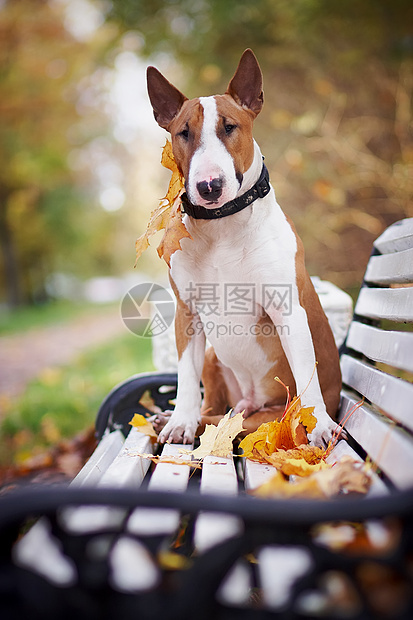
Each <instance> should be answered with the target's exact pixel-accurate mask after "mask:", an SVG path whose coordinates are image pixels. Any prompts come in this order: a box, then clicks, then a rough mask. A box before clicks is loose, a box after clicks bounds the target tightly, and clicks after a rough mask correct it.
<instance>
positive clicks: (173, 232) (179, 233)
mask: <svg viewBox="0 0 413 620" xmlns="http://www.w3.org/2000/svg"><path fill="white" fill-rule="evenodd" d="M182 193H183V190H182V191H181V192H180V193H179V194H178V196H177V198H176V199H175V202H174V203H173V205H172V207H171V209H170V211H169V217H168V221H167V224H166V226H165V233H164V235H163V237H162V239H161V242H160V244H159V245H158V248H157V251H158V256H159V258H163V259H164V261H165V262H166V264H167V265H168V267H170V266H171V256H172V254H173V253H174V252H176V250H181V249H182V248H181V239H184V238H185V237H188V238H189V239H192V237H191V235H190V234H189V232H188V231H187V229H186V228H185V224H184V223H183V221H182V214H181V195H182Z"/></svg>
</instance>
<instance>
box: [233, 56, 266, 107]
mask: <svg viewBox="0 0 413 620" xmlns="http://www.w3.org/2000/svg"><path fill="white" fill-rule="evenodd" d="M227 94H228V95H231V97H232V98H233V99H234V100H235V101H236V102H237V103H238V104H239V105H241V106H242V107H246V108H248V109H249V110H251V112H253V113H254V115H255V116H257V115H258V114H259V113H260V112H261V109H262V106H263V103H264V93H263V92H262V73H261V69H260V66H259V64H258V60H257V59H256V57H255V54H254V52H253V51H252V50H250V49H246V50H245V52H244V53H243V55H242V56H241V60H240V61H239V65H238V67H237V70H236V71H235V74H234V77H233V78H232V80H231V81H230V83H229V85H228V89H227Z"/></svg>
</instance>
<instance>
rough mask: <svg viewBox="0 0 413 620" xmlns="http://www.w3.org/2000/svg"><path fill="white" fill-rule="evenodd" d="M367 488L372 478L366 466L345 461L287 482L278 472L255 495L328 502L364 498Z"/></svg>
mask: <svg viewBox="0 0 413 620" xmlns="http://www.w3.org/2000/svg"><path fill="white" fill-rule="evenodd" d="M370 484H371V477H370V475H369V472H368V470H367V468H366V466H365V465H364V464H362V463H360V462H357V461H353V460H352V459H351V458H348V457H344V458H343V459H342V460H341V461H340V462H339V463H337V464H336V465H334V467H329V466H327V467H326V468H325V469H322V470H320V471H317V472H315V473H313V474H311V475H310V476H308V477H306V478H305V479H301V478H299V479H296V480H293V481H291V480H290V481H288V480H287V478H285V476H283V474H282V473H281V472H278V471H277V473H276V475H275V476H273V478H271V479H270V480H268V482H266V483H264V484H263V485H261V486H260V487H258V488H257V489H256V490H255V492H254V493H255V494H256V495H259V496H260V497H274V496H275V497H306V498H329V497H334V496H336V495H339V494H341V493H345V494H347V493H357V494H365V493H367V491H368V489H369V488H370Z"/></svg>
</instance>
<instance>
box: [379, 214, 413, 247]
mask: <svg viewBox="0 0 413 620" xmlns="http://www.w3.org/2000/svg"><path fill="white" fill-rule="evenodd" d="M374 247H375V248H377V249H378V250H379V252H381V253H382V254H389V253H390V252H401V251H403V250H408V249H409V248H411V247H413V218H406V219H404V220H400V221H399V222H395V223H394V224H393V225H392V226H389V227H388V228H386V230H385V231H384V232H383V233H382V234H381V235H380V237H378V238H377V239H376V241H375V242H374Z"/></svg>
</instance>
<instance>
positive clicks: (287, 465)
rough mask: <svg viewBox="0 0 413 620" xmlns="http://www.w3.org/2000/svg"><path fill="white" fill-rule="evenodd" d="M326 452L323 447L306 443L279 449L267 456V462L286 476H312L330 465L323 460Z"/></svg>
mask: <svg viewBox="0 0 413 620" xmlns="http://www.w3.org/2000/svg"><path fill="white" fill-rule="evenodd" d="M324 453H325V450H323V449H322V448H318V447H316V446H309V445H305V444H304V445H301V446H299V447H297V448H292V449H291V450H277V452H274V453H273V454H271V455H269V456H268V457H267V463H270V464H271V465H273V466H274V467H275V468H276V469H278V470H279V471H281V472H282V473H283V474H285V475H286V476H310V475H311V474H313V473H314V472H316V471H320V470H321V469H326V468H327V467H329V465H327V463H326V462H325V461H324V460H323V456H324Z"/></svg>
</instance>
